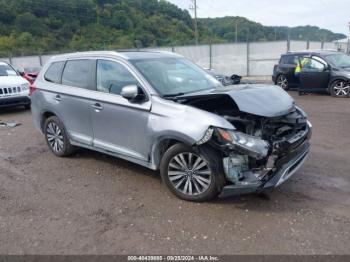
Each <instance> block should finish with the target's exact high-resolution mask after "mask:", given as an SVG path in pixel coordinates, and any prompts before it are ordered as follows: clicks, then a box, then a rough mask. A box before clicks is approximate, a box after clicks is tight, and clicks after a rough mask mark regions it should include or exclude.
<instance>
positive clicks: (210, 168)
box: [160, 143, 223, 202]
mask: <svg viewBox="0 0 350 262" xmlns="http://www.w3.org/2000/svg"><path fill="white" fill-rule="evenodd" d="M219 159H220V158H219V156H218V155H217V154H216V152H215V151H214V150H212V149H211V148H209V147H204V148H202V149H201V151H200V153H198V152H195V151H194V150H193V148H192V147H190V146H186V145H184V144H180V143H179V144H175V145H174V146H172V147H171V148H169V149H168V150H167V151H166V152H165V154H164V156H163V158H162V161H161V164H160V173H161V177H162V180H163V182H164V183H165V184H166V185H167V187H168V189H169V190H170V191H171V192H172V193H173V194H174V195H176V196H177V197H179V198H180V199H183V200H186V201H193V202H204V201H209V200H212V199H214V198H215V197H216V196H217V195H218V194H219V192H220V191H221V188H222V186H221V185H222V181H223V172H221V171H222V167H221V163H220V160H219Z"/></svg>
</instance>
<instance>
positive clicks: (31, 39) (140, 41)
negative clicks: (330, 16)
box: [0, 0, 345, 57]
mask: <svg viewBox="0 0 350 262" xmlns="http://www.w3.org/2000/svg"><path fill="white" fill-rule="evenodd" d="M193 23H194V22H193V19H192V18H191V15H190V14H189V12H188V11H187V10H182V9H180V8H178V7H177V6H176V5H174V4H171V3H169V2H167V1H165V0H69V1H67V0H12V1H8V0H0V57H5V56H8V55H28V54H38V53H47V52H68V51H80V50H96V49H99V50H100V49H127V48H140V47H152V46H172V45H173V46H174V45H185V44H194V32H193ZM236 24H237V28H238V29H239V30H237V34H236V31H235V28H236V26H235V25H236ZM198 25H199V41H200V43H208V42H209V41H211V42H213V43H222V42H232V41H235V40H236V39H237V41H246V40H247V39H249V40H250V41H271V40H281V39H286V34H285V32H286V31H289V32H290V37H291V39H300V40H305V39H308V40H311V41H312V40H314V41H319V40H322V39H326V40H327V41H331V40H335V39H339V38H344V37H345V35H341V34H334V33H332V32H331V31H328V30H324V29H319V28H317V27H300V28H292V29H291V30H288V29H287V30H286V28H283V27H276V28H273V27H265V26H263V25H261V24H259V23H255V22H252V21H249V20H247V19H245V18H242V17H224V18H213V19H199V20H198ZM236 35H237V37H236Z"/></svg>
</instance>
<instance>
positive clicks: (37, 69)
mask: <svg viewBox="0 0 350 262" xmlns="http://www.w3.org/2000/svg"><path fill="white" fill-rule="evenodd" d="M40 70H41V68H40V67H25V68H24V71H25V72H26V73H28V74H31V73H38V72H40Z"/></svg>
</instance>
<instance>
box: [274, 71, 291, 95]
mask: <svg viewBox="0 0 350 262" xmlns="http://www.w3.org/2000/svg"><path fill="white" fill-rule="evenodd" d="M276 85H278V86H279V87H281V88H282V89H283V90H285V91H287V90H288V89H289V86H288V85H289V83H288V80H287V77H286V76H285V75H282V74H281V75H279V76H278V77H277V80H276Z"/></svg>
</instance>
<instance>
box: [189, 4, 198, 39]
mask: <svg viewBox="0 0 350 262" xmlns="http://www.w3.org/2000/svg"><path fill="white" fill-rule="evenodd" d="M190 1H191V4H190V10H191V11H193V12H194V39H195V41H196V45H198V24H197V8H198V6H197V0H190Z"/></svg>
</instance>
